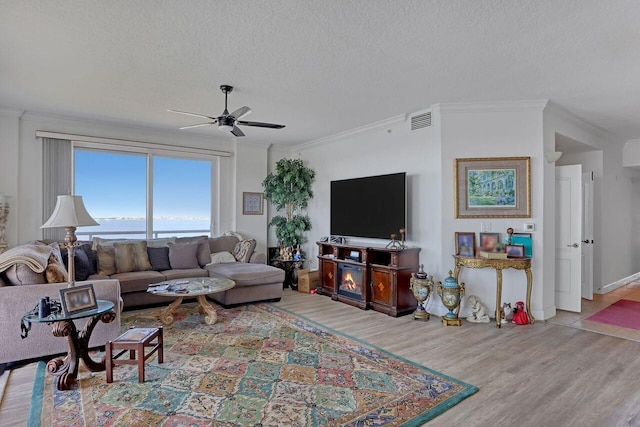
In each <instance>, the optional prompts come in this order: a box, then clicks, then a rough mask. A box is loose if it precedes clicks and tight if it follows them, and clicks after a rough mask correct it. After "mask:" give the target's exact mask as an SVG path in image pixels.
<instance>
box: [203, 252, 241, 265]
mask: <svg viewBox="0 0 640 427" xmlns="http://www.w3.org/2000/svg"><path fill="white" fill-rule="evenodd" d="M223 262H236V257H234V256H233V254H232V253H231V252H216V253H214V254H211V262H210V263H209V264H221V263H223Z"/></svg>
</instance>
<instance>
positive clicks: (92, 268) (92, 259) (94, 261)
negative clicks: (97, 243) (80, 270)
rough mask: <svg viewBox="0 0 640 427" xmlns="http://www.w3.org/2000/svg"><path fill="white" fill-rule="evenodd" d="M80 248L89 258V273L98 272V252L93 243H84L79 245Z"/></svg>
mask: <svg viewBox="0 0 640 427" xmlns="http://www.w3.org/2000/svg"><path fill="white" fill-rule="evenodd" d="M78 249H80V250H81V251H83V252H84V253H85V254H87V259H88V260H89V275H92V274H96V273H97V272H98V270H97V267H98V254H97V252H96V251H94V250H93V249H91V243H83V244H81V245H80V246H78Z"/></svg>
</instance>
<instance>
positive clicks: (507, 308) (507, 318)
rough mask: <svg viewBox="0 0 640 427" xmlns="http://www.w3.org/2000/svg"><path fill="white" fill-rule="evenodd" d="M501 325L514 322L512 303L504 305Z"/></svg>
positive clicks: (501, 311) (504, 303)
mask: <svg viewBox="0 0 640 427" xmlns="http://www.w3.org/2000/svg"><path fill="white" fill-rule="evenodd" d="M500 316H501V319H500V323H508V322H511V320H513V309H512V308H511V303H510V302H503V303H502V310H500Z"/></svg>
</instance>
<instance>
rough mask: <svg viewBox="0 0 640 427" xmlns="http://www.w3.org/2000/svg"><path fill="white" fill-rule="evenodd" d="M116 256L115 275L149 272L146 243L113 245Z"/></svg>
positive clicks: (142, 241)
mask: <svg viewBox="0 0 640 427" xmlns="http://www.w3.org/2000/svg"><path fill="white" fill-rule="evenodd" d="M113 247H114V248H115V255H116V273H128V272H130V271H148V270H151V264H150V263H149V256H148V255H147V242H145V241H144V240H141V241H139V242H136V243H118V242H116V243H114V244H113Z"/></svg>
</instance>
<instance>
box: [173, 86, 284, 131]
mask: <svg viewBox="0 0 640 427" xmlns="http://www.w3.org/2000/svg"><path fill="white" fill-rule="evenodd" d="M220 90H221V91H222V93H224V111H223V112H222V114H221V115H220V116H218V117H211V116H205V115H204V114H197V113H189V112H187V111H179V110H167V111H169V112H171V113H178V114H185V115H187V116H195V117H203V118H205V119H209V120H212V121H210V122H205V123H198V124H195V125H189V126H183V127H181V128H180V129H190V128H195V127H200V126H208V125H214V124H216V123H217V124H218V130H221V131H230V132H231V133H232V134H233V135H234V136H236V137H240V136H245V135H244V132H242V131H241V130H240V128H239V127H238V126H237V125H240V126H254V127H261V128H268V129H282V128H283V127H284V125H278V124H275V123H262V122H247V121H242V120H240V119H241V118H243V117H245V116H247V115H249V114H251V111H252V110H251V108H249V107H247V106H244V107H240V108H238V109H237V110H235V111H234V112H232V113H229V110H228V109H227V95H228V94H229V93H230V92H232V91H233V86H229V85H222V86H220Z"/></svg>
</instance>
